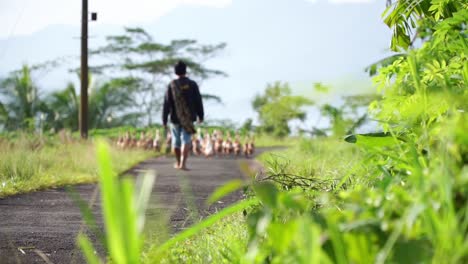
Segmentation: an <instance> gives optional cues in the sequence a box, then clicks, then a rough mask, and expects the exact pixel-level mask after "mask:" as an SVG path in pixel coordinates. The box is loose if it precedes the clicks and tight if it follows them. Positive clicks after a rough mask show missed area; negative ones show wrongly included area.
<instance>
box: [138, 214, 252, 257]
mask: <svg viewBox="0 0 468 264" xmlns="http://www.w3.org/2000/svg"><path fill="white" fill-rule="evenodd" d="M247 243H248V231H247V226H246V223H245V217H244V216H243V215H242V214H241V213H236V214H233V215H230V216H228V217H225V218H222V219H221V220H219V221H218V222H216V224H214V225H213V226H211V227H209V228H207V229H204V230H203V231H201V232H200V233H198V234H196V235H194V236H192V237H190V238H188V239H185V240H183V241H181V242H177V243H176V244H175V245H174V246H172V247H170V249H169V250H166V251H164V252H163V253H162V254H158V246H159V245H158V242H154V241H153V244H152V246H150V247H149V248H148V250H147V252H146V253H145V254H144V261H143V263H174V264H176V263H199V264H203V263H239V261H240V259H241V258H242V255H243V254H244V252H245V251H246V250H247Z"/></svg>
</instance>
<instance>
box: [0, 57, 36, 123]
mask: <svg viewBox="0 0 468 264" xmlns="http://www.w3.org/2000/svg"><path fill="white" fill-rule="evenodd" d="M43 107H44V104H43V103H42V102H41V100H40V98H39V89H38V87H37V86H36V85H35V84H34V82H33V80H32V78H31V68H30V67H29V66H28V65H24V66H23V67H22V69H21V70H18V71H14V72H12V73H11V74H10V75H9V76H8V77H7V78H6V79H4V80H3V81H2V82H1V83H0V123H2V124H3V127H4V128H5V129H7V130H12V129H32V128H34V126H35V118H36V117H37V115H38V114H39V112H40V111H41V109H42V108H43Z"/></svg>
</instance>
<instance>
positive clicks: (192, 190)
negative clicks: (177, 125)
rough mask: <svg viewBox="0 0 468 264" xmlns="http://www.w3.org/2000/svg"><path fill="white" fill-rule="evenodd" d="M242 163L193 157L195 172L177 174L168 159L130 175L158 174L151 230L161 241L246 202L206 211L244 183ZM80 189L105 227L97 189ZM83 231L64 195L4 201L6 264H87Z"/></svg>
mask: <svg viewBox="0 0 468 264" xmlns="http://www.w3.org/2000/svg"><path fill="white" fill-rule="evenodd" d="M241 161H242V159H234V158H214V159H211V160H207V159H204V158H198V157H192V158H191V159H190V160H189V166H190V168H191V170H190V171H188V172H181V171H177V170H175V169H173V168H172V164H173V160H172V159H171V158H166V157H162V158H154V159H150V160H147V161H145V162H143V163H141V164H139V165H138V166H136V167H135V168H133V169H132V170H130V172H129V173H130V174H132V175H137V174H138V173H141V172H142V171H146V170H155V171H157V173H158V178H157V180H156V182H155V185H154V189H153V193H152V197H151V202H150V206H149V208H148V212H147V221H148V225H150V226H152V228H154V227H155V225H157V224H159V225H160V227H158V228H159V231H160V234H158V236H163V235H164V234H166V235H167V234H168V233H172V232H176V231H179V230H180V229H183V228H184V227H186V226H187V225H189V224H190V223H191V222H193V221H192V220H193V219H198V218H200V217H203V216H206V215H207V214H209V213H210V212H214V211H216V210H219V209H220V208H222V207H225V206H226V205H228V204H230V203H233V202H234V201H236V200H238V199H240V198H241V196H242V194H241V193H240V192H239V193H235V194H232V195H230V196H228V197H225V198H224V199H223V200H222V201H221V202H219V203H216V204H215V205H213V206H211V207H210V208H207V207H206V206H205V205H204V203H205V200H206V199H207V197H208V196H209V195H210V194H211V193H212V192H213V190H215V189H216V188H217V187H218V186H220V185H223V184H224V183H226V182H228V181H230V180H232V179H236V178H242V177H243V176H242V172H241V170H240V167H239V162H241ZM184 186H187V188H184ZM75 189H76V191H77V192H78V193H79V194H80V195H81V197H82V199H84V200H85V201H87V202H90V203H92V204H93V206H92V208H93V211H94V213H95V215H96V218H97V221H98V223H99V225H101V226H102V220H101V212H100V201H99V200H100V197H99V192H98V189H97V187H96V185H80V186H76V187H75ZM168 225H169V227H170V228H169V229H168V228H167V226H168ZM163 226H164V228H162V227H163ZM80 230H85V231H86V227H85V225H84V224H83V222H82V218H81V214H80V211H79V209H78V207H77V205H76V204H75V203H74V202H73V201H72V200H71V199H70V197H69V194H68V193H67V192H66V191H65V190H64V189H53V190H46V191H41V192H35V193H30V194H23V195H17V196H13V197H8V198H5V199H0V264H3V263H28V264H29V263H47V262H46V261H45V260H44V259H49V260H50V261H51V262H52V263H67V264H68V263H82V262H83V259H82V257H81V254H80V252H79V250H77V249H76V246H75V244H76V243H75V238H76V235H77V233H78V232H79V231H80ZM153 230H154V229H153ZM164 231H167V232H164ZM87 233H88V234H89V232H87ZM99 251H101V252H102V250H99ZM40 255H43V256H42V257H41V256H40Z"/></svg>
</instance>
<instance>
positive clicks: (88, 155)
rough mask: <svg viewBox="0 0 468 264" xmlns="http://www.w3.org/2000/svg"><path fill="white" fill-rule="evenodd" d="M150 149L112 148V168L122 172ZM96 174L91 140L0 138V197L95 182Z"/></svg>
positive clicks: (143, 158)
mask: <svg viewBox="0 0 468 264" xmlns="http://www.w3.org/2000/svg"><path fill="white" fill-rule="evenodd" d="M154 155H155V154H154V153H151V152H146V151H142V150H125V151H124V150H120V149H117V148H113V149H112V158H113V160H114V161H115V164H116V171H118V172H124V171H125V170H127V169H129V168H130V167H132V166H134V165H135V164H137V163H138V162H141V161H143V160H145V159H147V158H149V157H150V156H154ZM97 177H98V172H97V161H96V154H95V147H94V144H93V142H92V141H91V140H90V141H88V142H83V141H74V142H71V143H65V142H63V143H62V142H60V140H59V139H58V138H57V137H47V138H42V139H41V138H37V137H31V136H23V137H21V136H20V137H18V138H16V139H12V140H5V139H4V140H2V141H0V197H4V196H8V195H13V194H18V193H25V192H30V191H35V190H39V189H45V188H52V187H59V186H64V185H70V184H80V183H92V182H96V181H97Z"/></svg>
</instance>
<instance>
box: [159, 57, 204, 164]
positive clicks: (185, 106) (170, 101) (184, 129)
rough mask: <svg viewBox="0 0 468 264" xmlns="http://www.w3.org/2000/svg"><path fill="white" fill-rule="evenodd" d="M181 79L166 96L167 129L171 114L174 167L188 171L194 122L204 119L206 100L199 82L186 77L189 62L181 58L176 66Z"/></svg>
mask: <svg viewBox="0 0 468 264" xmlns="http://www.w3.org/2000/svg"><path fill="white" fill-rule="evenodd" d="M174 70H175V74H176V75H177V76H178V78H177V79H175V80H173V81H172V82H171V83H170V84H169V86H168V87H167V91H166V94H165V96H164V107H163V116H162V119H163V125H164V128H166V129H167V121H168V117H169V116H170V121H171V135H172V151H173V152H174V154H175V156H176V163H175V165H174V168H176V169H182V170H187V158H188V155H189V152H190V149H191V144H192V134H194V133H195V132H196V131H195V127H194V126H193V122H195V121H197V118H198V123H201V122H203V116H204V113H203V102H202V98H201V95H200V90H199V89H198V85H197V83H196V82H194V81H192V80H190V79H189V78H187V77H186V74H187V65H186V64H185V63H184V62H182V61H179V62H178V63H177V64H176V65H175V66H174Z"/></svg>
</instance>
